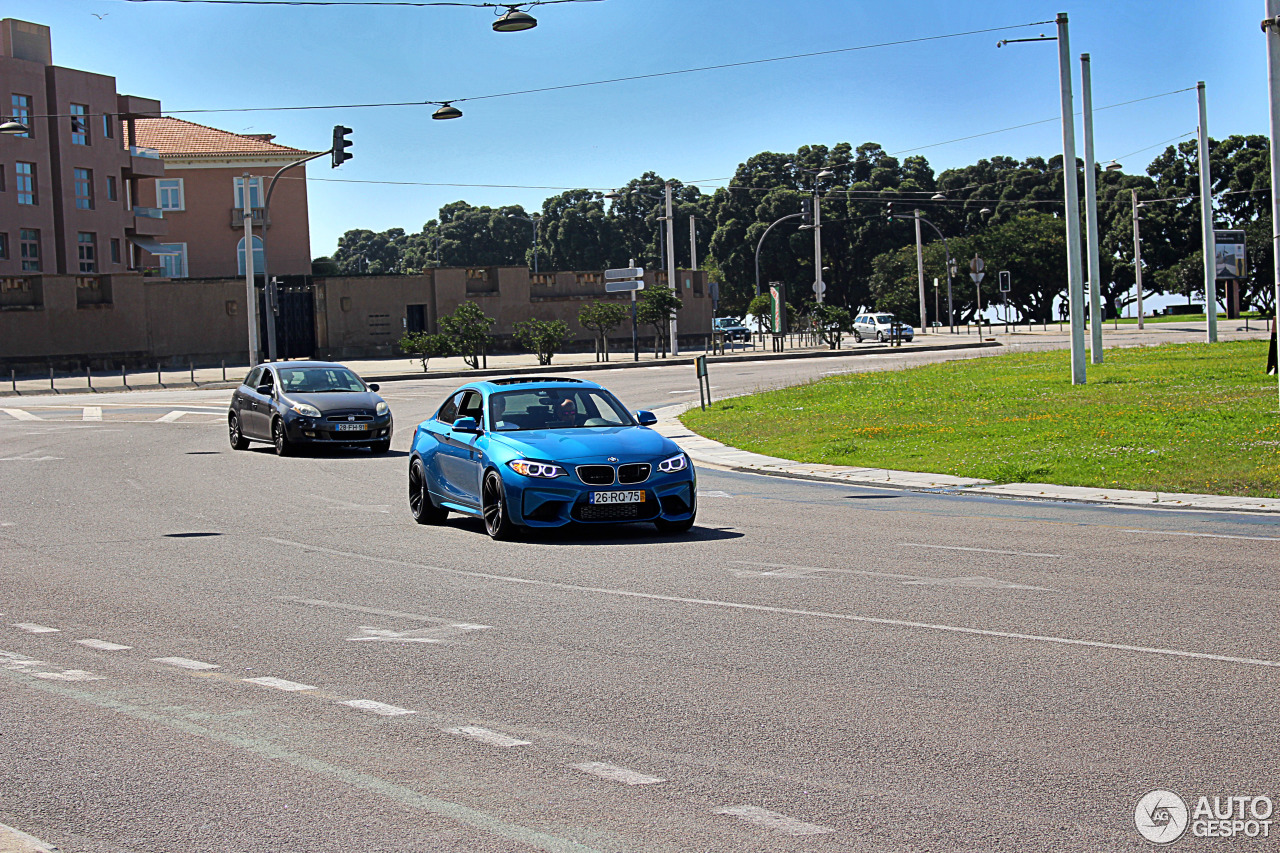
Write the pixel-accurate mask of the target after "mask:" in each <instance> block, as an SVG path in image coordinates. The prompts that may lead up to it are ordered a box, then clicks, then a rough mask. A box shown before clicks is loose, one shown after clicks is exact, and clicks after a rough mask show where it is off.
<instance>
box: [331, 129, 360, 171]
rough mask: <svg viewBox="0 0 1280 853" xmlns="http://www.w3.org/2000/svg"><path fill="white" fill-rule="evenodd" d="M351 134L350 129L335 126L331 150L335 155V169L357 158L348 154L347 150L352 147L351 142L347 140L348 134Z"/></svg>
mask: <svg viewBox="0 0 1280 853" xmlns="http://www.w3.org/2000/svg"><path fill="white" fill-rule="evenodd" d="M350 132H351V128H349V127H343V126H342V125H340V124H335V125H334V126H333V148H331V149H329V150H330V152H331V153H332V154H333V168H335V169H336V168H338V167H339V166H341V165H342V164H343V163H345V162H346V161H347V160H350V159H351V158H352V157H354V156H355V155H354V154H348V153H347V149H348V148H350V147H351V140H349V139H347V134H348V133H350Z"/></svg>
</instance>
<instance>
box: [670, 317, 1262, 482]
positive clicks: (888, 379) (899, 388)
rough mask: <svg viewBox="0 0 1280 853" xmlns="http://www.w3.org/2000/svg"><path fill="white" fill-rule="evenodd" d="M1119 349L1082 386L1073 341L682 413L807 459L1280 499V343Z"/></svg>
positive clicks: (718, 431)
mask: <svg viewBox="0 0 1280 853" xmlns="http://www.w3.org/2000/svg"><path fill="white" fill-rule="evenodd" d="M1104 359H1105V363H1104V364H1101V365H1093V364H1090V365H1088V383H1087V384H1086V385H1083V386H1078V387H1073V386H1072V385H1071V370H1070V353H1069V352H1068V351H1066V350H1057V351H1053V352H1042V353H1018V354H1012V355H1003V356H995V357H990V358H979V359H972V360H965V361H955V362H949V363H946V364H936V365H928V366H925V367H917V368H913V369H911V370H900V371H888V372H877V373H861V374H850V375H846V376H836V377H831V378H828V379H823V380H820V381H816V382H812V383H809V384H807V385H801V386H797V387H794V388H787V389H783V390H779V391H770V392H766V393H761V394H756V395H753V396H748V397H736V398H733V399H729V400H725V401H722V402H718V403H716V404H715V405H714V406H711V407H708V409H707V410H706V411H705V412H703V411H700V410H697V409H694V410H691V411H689V412H687V413H686V414H685V415H683V416H682V418H681V420H682V421H683V422H684V423H685V424H686V425H687V426H689V427H690V428H691V429H693V430H694V431H696V432H698V433H701V434H702V435H705V436H708V437H709V438H714V439H716V440H717V441H721V442H724V443H725V444H728V445H731V446H733V447H739V448H742V449H744V450H751V451H754V452H756V453H765V454H768V455H770V456H780V457H783V458H786V459H795V460H798V461H803V462H820V463H825V464H829V465H855V466H865V467H877V468H891V469H897V470H905V471H926V472H931V473H940V474H953V475H956V476H962V477H979V478H983V479H988V480H995V481H997V482H1002V483H1008V482H1038V483H1055V484H1058V485H1069V486H1099V487H1109V488H1119V489H1138V490H1145V491H1153V492H1155V491H1159V492H1193V493H1202V494H1221V495H1254V496H1259V497H1271V498H1278V497H1280V403H1278V400H1277V388H1276V378H1275V377H1274V376H1267V375H1266V373H1265V372H1264V370H1265V366H1266V359H1267V342H1266V341H1233V342H1223V343H1218V344H1214V345H1212V346H1209V345H1206V344H1199V343H1197V344H1166V345H1162V346H1158V347H1136V348H1124V349H1110V350H1107V351H1106V353H1105V356H1104ZM714 371H715V367H714V366H713V367H712V372H713V373H714Z"/></svg>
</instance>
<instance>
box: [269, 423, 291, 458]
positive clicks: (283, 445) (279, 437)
mask: <svg viewBox="0 0 1280 853" xmlns="http://www.w3.org/2000/svg"><path fill="white" fill-rule="evenodd" d="M271 443H272V444H274V445H275V446H276V456H288V455H289V454H291V453H293V445H292V444H290V443H289V436H287V435H285V434H284V421H282V420H281V419H280V418H276V419H275V420H274V421H272V422H271Z"/></svg>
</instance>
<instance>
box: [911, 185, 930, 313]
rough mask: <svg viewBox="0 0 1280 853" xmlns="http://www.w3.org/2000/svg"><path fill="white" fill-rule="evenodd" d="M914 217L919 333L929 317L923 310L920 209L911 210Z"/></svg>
mask: <svg viewBox="0 0 1280 853" xmlns="http://www.w3.org/2000/svg"><path fill="white" fill-rule="evenodd" d="M913 212H914V213H915V219H916V279H917V281H918V282H919V285H920V334H922V335H923V334H926V333H927V331H928V329H929V319H928V318H927V317H926V316H925V311H924V244H923V242H922V241H921V239H920V211H919V210H916V211H913Z"/></svg>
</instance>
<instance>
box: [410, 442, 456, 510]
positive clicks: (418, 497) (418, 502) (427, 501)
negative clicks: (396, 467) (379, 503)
mask: <svg viewBox="0 0 1280 853" xmlns="http://www.w3.org/2000/svg"><path fill="white" fill-rule="evenodd" d="M409 512H410V513H411V514H412V515H413V520H414V521H416V522H418V523H419V524H440V523H441V522H442V521H444V520H445V518H447V517H448V515H449V511H448V510H447V509H441V508H440V507H438V506H436V505H435V504H433V503H432V502H431V495H429V494H428V493H427V475H426V470H425V469H424V468H423V467H422V460H421V459H416V458H415V459H414V460H413V461H412V462H410V463H409Z"/></svg>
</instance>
